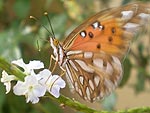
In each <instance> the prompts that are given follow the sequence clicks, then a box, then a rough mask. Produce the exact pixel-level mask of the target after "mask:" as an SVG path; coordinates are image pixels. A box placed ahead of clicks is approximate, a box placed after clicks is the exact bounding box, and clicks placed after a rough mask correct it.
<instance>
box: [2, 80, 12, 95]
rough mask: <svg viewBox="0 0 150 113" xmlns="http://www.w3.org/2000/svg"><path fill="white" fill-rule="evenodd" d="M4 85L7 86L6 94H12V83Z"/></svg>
mask: <svg viewBox="0 0 150 113" xmlns="http://www.w3.org/2000/svg"><path fill="white" fill-rule="evenodd" d="M4 85H5V86H6V94H8V93H9V92H10V89H11V83H10V82H6V83H4Z"/></svg>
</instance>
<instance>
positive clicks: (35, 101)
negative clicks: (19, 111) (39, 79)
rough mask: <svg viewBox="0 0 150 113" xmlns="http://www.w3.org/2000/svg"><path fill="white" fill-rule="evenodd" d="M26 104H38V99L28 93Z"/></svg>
mask: <svg viewBox="0 0 150 113" xmlns="http://www.w3.org/2000/svg"><path fill="white" fill-rule="evenodd" d="M26 102H27V103H28V102H32V104H35V103H38V102H39V98H38V97H37V96H35V95H34V94H33V93H32V92H30V93H28V95H26Z"/></svg>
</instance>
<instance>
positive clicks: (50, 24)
mask: <svg viewBox="0 0 150 113" xmlns="http://www.w3.org/2000/svg"><path fill="white" fill-rule="evenodd" d="M44 15H45V16H46V17H47V19H48V22H49V26H50V29H51V31H52V34H53V38H55V33H54V30H53V27H52V23H51V20H50V18H49V16H48V13H47V12H45V13H44Z"/></svg>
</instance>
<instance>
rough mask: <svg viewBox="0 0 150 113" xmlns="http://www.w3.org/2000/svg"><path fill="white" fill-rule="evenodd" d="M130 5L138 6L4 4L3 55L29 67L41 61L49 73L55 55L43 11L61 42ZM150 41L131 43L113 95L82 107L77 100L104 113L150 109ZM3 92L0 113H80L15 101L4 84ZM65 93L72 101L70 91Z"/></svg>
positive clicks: (107, 1)
mask: <svg viewBox="0 0 150 113" xmlns="http://www.w3.org/2000/svg"><path fill="white" fill-rule="evenodd" d="M145 1H148V0H143V2H145ZM131 2H135V0H115V1H111V0H0V55H1V56H2V57H4V58H5V59H7V61H9V62H10V61H12V60H15V59H18V58H23V59H24V61H25V62H26V63H27V62H28V61H30V60H32V59H38V60H41V61H43V62H44V64H45V66H46V67H48V65H49V58H50V54H51V53H52V50H51V48H50V45H49V42H48V40H49V33H48V32H47V31H46V30H45V29H44V28H43V27H41V26H40V23H42V24H43V25H44V26H46V27H47V28H48V29H49V23H48V20H47V18H46V17H45V16H44V12H45V11H47V12H48V14H49V17H50V19H51V22H52V26H53V29H54V32H55V35H56V37H57V38H58V39H59V40H63V39H64V38H65V37H66V36H67V35H68V34H69V33H70V32H71V31H72V30H73V29H74V28H75V27H77V26H78V25H79V24H81V23H82V22H83V21H84V20H85V19H86V18H88V17H89V16H92V15H93V14H95V13H96V12H99V11H101V10H102V9H106V8H109V7H115V6H120V5H123V4H127V3H131ZM30 15H32V16H35V17H36V18H37V19H39V22H38V21H35V20H33V19H29V16H30ZM149 35H150V34H149ZM148 38H150V37H148V36H145V35H144V36H143V37H140V38H138V39H136V40H134V42H133V43H132V46H131V52H129V54H128V56H127V58H126V60H125V61H124V62H123V65H124V78H123V80H122V82H121V84H120V86H119V88H117V90H116V92H115V93H113V94H112V95H110V96H109V97H107V98H106V99H104V100H103V101H101V102H98V103H92V104H91V103H87V102H85V101H82V100H81V99H80V98H78V96H75V97H76V98H75V99H77V100H81V102H82V103H85V104H87V105H88V106H90V107H92V108H95V109H106V110H116V109H125V108H131V107H140V106H148V105H150V98H149V95H150V84H149V83H150V56H149V54H150V53H149V52H150V51H149V48H150V46H149V44H150V42H149V41H148V40H150V39H148ZM0 71H2V70H0ZM0 89H1V91H0V113H70V112H75V113H79V112H77V111H74V110H73V111H72V110H71V109H70V108H68V107H65V108H62V107H60V105H59V104H58V103H55V102H54V101H52V100H50V99H47V98H42V99H41V101H40V103H38V104H35V105H32V104H30V103H28V104H27V103H26V102H25V98H24V97H21V96H20V97H18V96H15V95H14V94H13V93H12V92H10V93H9V94H7V95H5V87H4V85H3V84H2V83H0ZM62 93H63V94H64V95H67V96H69V97H71V98H72V96H71V95H72V94H71V93H70V91H69V89H68V88H66V89H65V90H63V91H62Z"/></svg>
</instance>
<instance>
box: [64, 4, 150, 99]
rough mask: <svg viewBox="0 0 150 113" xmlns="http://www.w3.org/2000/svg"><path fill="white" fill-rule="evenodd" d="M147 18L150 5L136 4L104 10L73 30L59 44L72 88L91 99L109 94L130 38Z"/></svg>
mask: <svg viewBox="0 0 150 113" xmlns="http://www.w3.org/2000/svg"><path fill="white" fill-rule="evenodd" d="M149 20H150V4H149V3H148V4H142V3H137V4H130V5H126V6H121V7H118V8H111V9H107V10H104V11H102V12H100V13H97V14H96V15H94V16H92V17H91V18H89V19H88V20H86V21H85V22H84V23H83V24H81V25H80V26H79V27H77V28H76V29H75V30H73V31H72V33H71V34H70V35H69V36H68V37H67V38H66V39H65V41H64V42H63V44H62V48H63V50H64V53H65V56H66V60H65V61H66V63H64V64H65V65H64V67H65V68H66V75H67V78H68V81H69V83H70V86H71V88H72V89H73V90H75V91H76V92H77V93H78V94H79V95H80V96H81V97H82V98H83V99H85V100H89V101H91V102H92V101H94V100H95V99H97V98H100V99H101V98H103V97H104V96H105V95H108V94H109V93H111V92H112V91H113V90H114V89H115V87H116V86H117V85H118V84H119V82H120V80H121V78H122V73H123V70H122V66H121V60H122V59H123V58H124V56H125V54H126V52H127V51H128V48H129V44H130V42H131V40H132V39H133V37H134V36H135V35H136V34H137V33H139V32H140V31H142V30H143V29H144V26H145V25H146V23H147V22H149Z"/></svg>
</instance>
